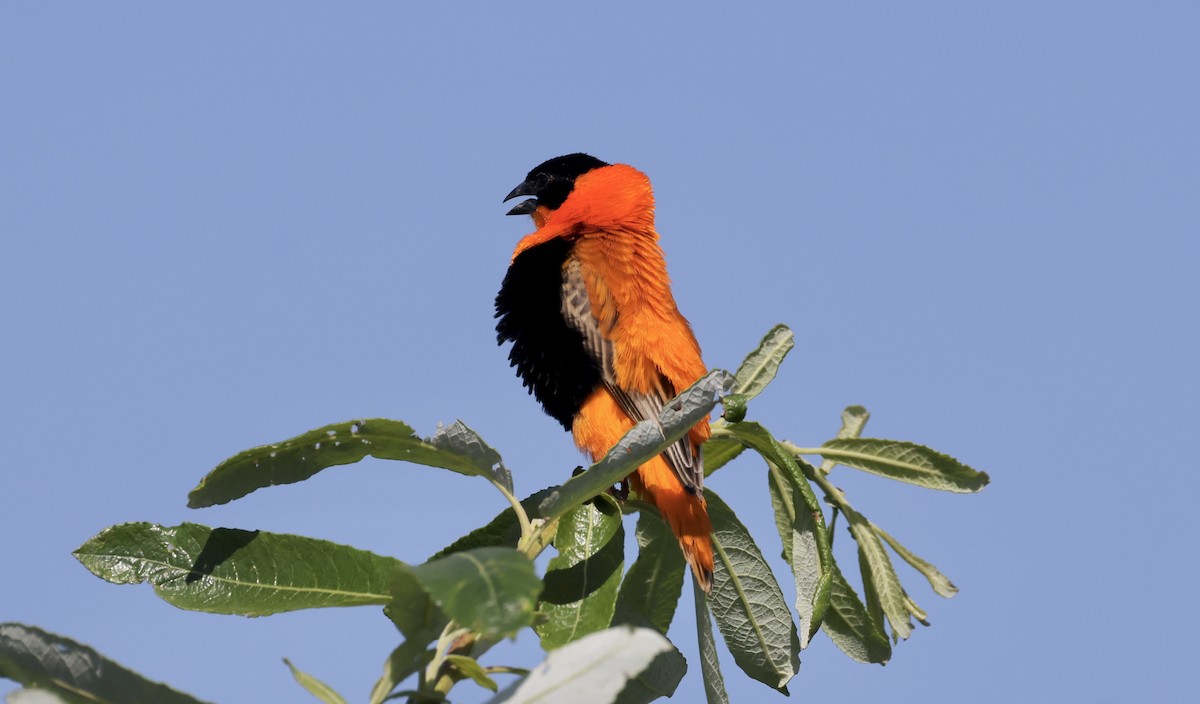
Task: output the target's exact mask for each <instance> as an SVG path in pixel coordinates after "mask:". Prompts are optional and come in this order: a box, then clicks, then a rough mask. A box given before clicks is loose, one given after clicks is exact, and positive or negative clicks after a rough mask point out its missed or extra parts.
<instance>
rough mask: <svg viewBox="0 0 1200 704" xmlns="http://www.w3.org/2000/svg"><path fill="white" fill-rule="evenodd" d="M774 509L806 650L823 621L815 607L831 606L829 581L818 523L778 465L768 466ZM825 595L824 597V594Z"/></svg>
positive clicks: (768, 464)
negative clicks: (818, 534)
mask: <svg viewBox="0 0 1200 704" xmlns="http://www.w3.org/2000/svg"><path fill="white" fill-rule="evenodd" d="M767 467H768V468H769V472H768V475H767V476H768V479H769V482H768V483H769V490H770V493H771V506H772V507H773V508H774V509H775V527H776V528H778V529H779V538H780V540H782V541H783V559H784V560H786V561H787V563H788V564H789V565H791V567H792V577H793V579H794V580H795V582H796V602H795V606H796V615H797V616H799V617H800V628H799V631H798V632H799V636H800V647H801V648H802V649H803V648H807V647H808V644H809V641H811V640H812V637H813V636H814V635H816V632H817V629H818V628H819V627H820V625H821V624H820V621H818V620H817V619H815V618H814V617H815V616H816V615H817V614H816V603H817V602H818V601H819V600H820V599H821V598H823V599H824V600H825V601H826V602H828V598H829V597H828V594H829V586H828V584H829V580H828V579H825V580H823V579H822V577H823V575H824V572H823V571H822V569H821V551H820V548H819V547H818V544H817V533H816V521H815V520H813V514H812V512H811V511H809V509H808V507H807V506H806V505H805V504H804V502H803V500H802V499H801V498H800V496H799V492H797V491H795V490H794V489H793V488H792V483H791V481H790V480H789V478H788V477H787V476H786V475H785V474H784V472H783V471H782V470H781V469H780V468H779V467H778V466H776V465H774V464H772V463H770V462H768V463H767ZM822 589H824V591H825V594H824V596H823V597H822V595H821V591H822Z"/></svg>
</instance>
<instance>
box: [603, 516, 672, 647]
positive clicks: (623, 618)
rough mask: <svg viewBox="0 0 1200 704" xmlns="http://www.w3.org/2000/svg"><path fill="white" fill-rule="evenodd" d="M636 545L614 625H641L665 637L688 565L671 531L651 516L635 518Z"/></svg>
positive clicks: (622, 585)
mask: <svg viewBox="0 0 1200 704" xmlns="http://www.w3.org/2000/svg"><path fill="white" fill-rule="evenodd" d="M637 542H638V556H637V559H636V560H634V562H633V565H631V566H630V568H629V571H628V572H626V573H625V579H624V580H623V581H622V582H621V590H620V592H618V593H617V608H616V613H615V615H614V618H613V625H617V624H620V623H626V624H629V625H643V623H644V624H645V625H648V626H653V627H654V628H655V629H656V630H657V631H658V632H659V633H662V634H664V635H665V634H666V632H667V629H668V628H670V626H671V619H673V618H674V617H675V607H676V606H678V604H679V595H680V592H681V591H682V590H683V573H684V568H685V566H686V565H687V563H686V562H685V561H684V559H683V551H682V550H680V549H679V541H678V540H676V538H675V535H674V534H673V533H672V532H671V529H670V528H668V527H667V524H665V523H663V521H662V519H661V518H659V517H658V516H656V515H654V514H653V513H650V512H643V513H642V514H641V515H640V516H638V523H637ZM635 615H636V618H635Z"/></svg>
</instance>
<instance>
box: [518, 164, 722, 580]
mask: <svg viewBox="0 0 1200 704" xmlns="http://www.w3.org/2000/svg"><path fill="white" fill-rule="evenodd" d="M518 196H532V197H531V198H529V199H527V200H524V201H522V202H521V203H519V204H518V205H517V206H516V207H514V208H513V209H512V210H510V211H508V214H509V215H530V216H532V217H533V222H534V225H535V226H536V227H537V231H536V232H534V233H533V234H530V235H527V236H525V237H524V238H523V239H522V240H521V241H520V242H519V243H518V244H517V249H516V251H515V252H514V253H513V258H512V262H511V264H510V265H509V267H508V273H507V275H506V276H505V277H504V283H503V285H502V286H501V287H500V293H499V294H498V295H497V296H496V317H497V318H498V319H499V321H498V322H497V324H496V333H497V337H498V339H499V342H500V344H504V343H505V342H512V350H511V351H510V352H509V354H508V359H509V361H510V362H511V363H512V365H513V366H514V367H516V369H517V375H518V376H520V377H521V379H522V381H523V382H524V385H525V386H526V387H528V388H529V392H530V393H532V394H533V395H534V396H535V397H536V398H537V400H538V401H539V402H540V403H541V404H542V407H543V408H545V410H546V413H548V414H550V415H551V416H553V417H554V418H555V419H556V420H557V421H558V422H559V423H562V425H563V427H564V428H566V429H567V430H569V431H571V433H572V435H573V436H574V438H575V444H576V445H578V446H579V448H580V449H581V450H583V451H584V452H586V453H587V454H588V455H590V456H591V458H592V460H593V461H597V460H599V459H600V458H601V457H603V456H604V455H605V454H606V453H607V452H608V450H609V449H610V448H611V447H612V446H613V445H615V444H616V443H617V441H618V440H620V439H621V436H622V435H624V434H625V432H626V431H627V430H629V429H630V428H631V427H633V426H634V424H635V423H637V422H638V421H642V420H647V419H656V418H658V414H659V412H660V411H661V410H662V409H663V405H664V404H665V403H666V402H667V401H669V400H671V398H673V397H674V396H675V395H676V394H677V393H678V392H680V391H682V390H684V389H685V388H687V387H688V386H690V385H691V384H692V382H694V381H696V380H697V379H699V378H700V377H702V376H704V374H705V373H706V372H707V368H706V367H705V366H704V361H703V360H702V359H701V358H700V345H699V344H698V343H697V342H696V336H695V335H694V334H693V333H692V329H691V326H690V325H689V324H688V321H687V320H686V319H685V318H684V317H683V315H681V314H680V312H679V309H678V308H677V307H676V305H675V298H674V296H672V295H671V284H670V280H669V279H668V278H667V265H666V262H665V261H664V259H663V252H662V248H661V247H659V244H658V232H657V231H656V230H655V229H654V193H653V191H652V190H651V187H650V179H649V178H647V177H646V175H645V174H643V173H642V172H641V171H638V170H637V169H635V168H633V167H632V166H627V165H625V164H607V163H605V162H603V161H600V160H599V159H597V158H595V157H593V156H589V155H587V154H568V155H566V156H560V157H556V158H554V159H550V160H549V161H546V162H544V163H542V164H540V165H538V166H537V167H535V168H534V169H533V170H532V171H530V172H529V175H528V176H527V177H526V178H525V180H524V181H522V182H521V183H520V185H518V186H517V187H516V188H514V189H513V190H512V192H511V193H509V194H508V197H506V198H505V199H504V200H506V201H507V200H510V199H512V198H516V197H518ZM708 436H709V425H708V420H707V419H705V420H703V421H701V422H699V423H697V424H696V425H695V427H693V428H692V429H691V431H689V433H688V434H687V435H685V436H684V437H683V438H681V439H680V440H679V442H678V443H676V444H674V445H672V446H671V447H670V448H668V449H667V450H666V451H665V452H663V453H662V454H661V455H659V456H657V457H655V458H654V459H652V460H650V461H649V462H647V463H645V464H643V465H642V466H641V467H639V468H638V470H637V472H636V473H635V474H633V475H632V476H630V478H629V481H630V485H631V487H632V489H633V490H634V491H635V492H636V493H637V494H638V496H639V497H641V498H642V499H644V500H646V501H648V502H649V503H652V504H654V506H656V507H657V508H658V510H659V512H660V513H661V514H662V517H663V519H664V520H666V522H667V523H668V524H669V525H670V526H671V530H672V531H673V532H674V533H675V536H676V537H677V538H678V539H679V545H680V547H682V548H683V554H684V557H686V558H687V561H688V564H689V565H691V568H692V572H693V573H694V574H695V576H696V579H697V580H698V582H699V583H700V585H701V586H702V587H703V588H704V590H705V591H709V590H710V589H711V588H712V575H713V551H712V539H711V537H710V533H711V532H712V524H711V523H710V522H709V519H708V511H707V509H706V508H705V503H704V494H703V491H702V488H703V482H704V464H703V457H702V453H701V445H702V444H703V443H704V441H705V440H707V439H708Z"/></svg>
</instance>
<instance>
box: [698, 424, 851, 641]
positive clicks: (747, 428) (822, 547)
mask: <svg viewBox="0 0 1200 704" xmlns="http://www.w3.org/2000/svg"><path fill="white" fill-rule="evenodd" d="M713 433H714V434H719V435H721V436H728V437H733V438H735V439H737V440H738V441H739V442H741V443H742V444H744V445H746V446H747V447H750V448H752V449H753V450H754V451H755V452H757V453H758V454H759V455H761V456H762V458H763V459H764V460H766V462H767V466H768V467H775V468H777V469H778V470H780V471H781V472H783V474H784V475H785V476H786V478H787V480H788V481H787V484H788V486H789V487H790V488H791V489H792V491H793V492H795V493H796V496H798V497H799V499H800V501H799V503H797V501H796V497H793V498H792V502H791V503H792V504H793V505H794V506H795V507H796V510H797V511H799V510H800V507H801V506H803V508H804V509H805V510H807V513H808V515H809V516H811V517H812V520H813V524H812V530H813V536H814V537H815V539H816V549H817V556H818V559H819V560H820V563H821V576H820V577H819V578H818V581H817V584H816V587H815V594H814V595H813V598H812V609H811V615H810V616H809V619H810V624H809V626H808V639H811V637H812V635H814V634H815V633H816V630H817V628H818V627H819V626H820V625H821V619H823V618H824V617H825V611H826V609H827V608H828V607H829V594H830V589H831V588H832V580H833V569H834V567H835V565H834V560H833V548H832V544H831V542H830V536H829V531H828V529H827V528H826V527H825V514H824V513H823V512H822V510H821V505H820V503H818V502H817V495H816V494H815V493H814V492H813V489H812V486H811V485H809V483H808V479H807V478H806V474H805V469H807V470H808V472H809V473H811V474H813V475H815V474H816V470H815V469H813V468H812V467H810V466H809V465H808V464H807V463H805V462H804V460H802V459H800V458H799V457H796V456H794V455H793V454H792V453H791V452H790V451H788V450H785V449H784V448H783V446H782V445H781V444H780V443H779V442H778V441H777V440H776V439H775V438H774V436H772V435H771V433H770V432H768V431H767V429H766V428H764V427H762V426H761V425H759V424H758V423H752V422H744V423H733V424H729V425H725V426H723V427H719V428H715V429H714V430H713ZM789 518H790V517H789ZM777 520H778V519H777ZM789 532H790V531H789ZM785 544H786V543H785ZM799 547H800V549H801V550H805V549H806V548H807V545H805V544H801V545H800V546H799ZM794 550H795V546H794V545H793V546H792V549H791V550H790V551H789V553H788V555H787V558H788V559H789V564H790V563H791V558H792V557H793V555H792V553H793V552H794ZM800 558H801V559H807V557H805V556H804V554H803V553H802V554H801V555H800ZM800 588H801V587H800V585H799V584H797V589H798V590H799V589H800ZM807 591H808V590H807V587H806V588H805V590H804V592H799V591H798V594H799V593H806V592H807ZM807 611H808V609H807V608H806V609H804V611H802V612H801V613H805V612H807Z"/></svg>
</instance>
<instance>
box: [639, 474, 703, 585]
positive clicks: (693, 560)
mask: <svg viewBox="0 0 1200 704" xmlns="http://www.w3.org/2000/svg"><path fill="white" fill-rule="evenodd" d="M630 479H631V480H632V482H631V483H632V484H633V488H634V490H635V491H637V492H638V494H639V495H641V496H642V497H644V498H645V499H646V500H647V501H649V503H652V504H654V506H655V507H656V508H657V509H658V512H659V513H660V514H662V517H663V520H664V521H666V523H667V525H669V526H670V527H671V532H672V533H674V534H675V537H676V538H677V539H678V540H679V547H680V548H681V549H682V550H683V557H684V559H686V560H687V563H688V566H689V567H691V568H692V574H693V575H695V577H696V581H697V582H698V583H699V584H700V588H701V589H703V590H704V591H705V593H708V592H710V591H712V580H713V567H714V564H713V547H712V522H711V521H710V520H709V518H708V508H707V506H706V504H705V502H704V496H703V495H702V494H698V493H697V494H693V493H691V492H689V491H687V490H686V489H684V488H683V485H682V484H680V483H679V480H678V479H676V478H675V475H674V472H672V470H671V469H670V468H669V467H668V466H667V464H666V463H665V462H664V461H663V460H662V458H661V457H655V458H654V459H653V460H651V461H650V462H647V463H646V464H644V465H642V466H641V467H640V468H639V469H638V471H637V474H635V475H634V476H632V477H630Z"/></svg>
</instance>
